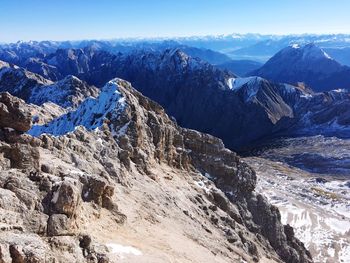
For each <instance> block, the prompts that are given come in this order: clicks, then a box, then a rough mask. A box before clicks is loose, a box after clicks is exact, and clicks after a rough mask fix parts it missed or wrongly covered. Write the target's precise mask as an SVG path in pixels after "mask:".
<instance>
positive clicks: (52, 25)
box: [0, 0, 350, 42]
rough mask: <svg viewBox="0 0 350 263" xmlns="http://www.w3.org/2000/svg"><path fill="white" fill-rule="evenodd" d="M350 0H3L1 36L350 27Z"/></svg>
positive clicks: (285, 31) (116, 35) (10, 39)
mask: <svg viewBox="0 0 350 263" xmlns="http://www.w3.org/2000/svg"><path fill="white" fill-rule="evenodd" d="M349 10H350V0H0V42H15V41H18V40H24V41H28V40H82V39H113V38H128V37H131V38H134V37H146V38H147V37H173V36H174V37H175V36H193V35H219V34H230V33H261V34H300V33H317V34H322V33H350V15H349Z"/></svg>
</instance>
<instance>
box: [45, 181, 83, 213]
mask: <svg viewBox="0 0 350 263" xmlns="http://www.w3.org/2000/svg"><path fill="white" fill-rule="evenodd" d="M80 196H81V184H80V183H79V182H78V181H75V180H72V179H70V180H65V181H63V182H60V183H58V184H57V185H55V186H53V192H52V198H51V212H52V213H53V214H65V215H66V216H68V217H74V216H75V215H76V212H77V210H78V207H79V205H80V202H81V197H80Z"/></svg>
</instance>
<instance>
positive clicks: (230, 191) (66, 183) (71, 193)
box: [0, 79, 312, 262]
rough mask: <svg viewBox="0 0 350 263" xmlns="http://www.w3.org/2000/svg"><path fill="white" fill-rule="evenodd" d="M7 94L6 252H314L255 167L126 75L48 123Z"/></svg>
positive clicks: (300, 256) (191, 258)
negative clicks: (180, 120)
mask: <svg viewBox="0 0 350 263" xmlns="http://www.w3.org/2000/svg"><path fill="white" fill-rule="evenodd" d="M0 103H1V104H0V106H1V107H0V116H1V117H2V116H6V117H4V118H3V117H2V118H1V122H0V129H1V134H0V135H1V136H0V139H1V142H0V153H1V154H0V157H1V158H0V165H1V172H0V173H1V176H0V195H1V196H2V198H1V199H0V200H1V201H0V210H1V213H0V215H1V217H0V223H1V229H2V232H1V233H0V241H1V242H0V244H1V245H0V262H118V261H120V260H121V259H124V260H126V261H127V262H169V261H172V260H178V261H180V262H214V261H215V262H239V261H241V260H245V261H247V262H257V261H261V262H312V259H311V257H310V255H309V253H308V252H307V251H306V249H305V248H304V246H303V244H302V243H300V242H299V241H298V240H297V239H296V238H295V237H294V234H293V229H292V228H291V227H289V226H283V225H282V224H281V221H280V214H279V211H278V210H277V209H276V208H275V207H273V206H271V205H270V204H269V203H268V202H267V201H266V200H265V198H263V197H262V196H261V195H259V194H257V193H256V192H255V190H254V189H255V185H256V175H255V172H254V170H253V169H252V168H250V167H249V166H248V165H247V164H245V163H244V162H242V161H241V160H240V158H239V157H238V156H237V155H236V154H235V153H233V152H231V151H230V150H228V149H226V148H225V147H224V145H223V143H222V141H221V140H220V139H217V138H215V137H212V136H210V135H207V134H202V133H199V132H196V131H193V130H188V129H183V128H180V127H179V126H177V125H176V124H175V123H174V122H173V121H172V120H171V119H170V118H169V117H168V116H167V115H166V113H165V112H164V110H163V108H162V107H161V106H159V105H158V104H157V103H155V102H153V101H151V100H149V99H147V98H146V97H144V96H142V95H141V94H140V93H139V92H137V91H136V90H134V89H133V88H132V87H131V85H130V84H129V83H128V82H125V81H123V80H120V79H115V80H113V81H110V82H109V83H108V84H107V85H106V86H105V87H104V88H103V89H102V91H101V94H100V95H99V96H98V97H97V98H89V99H87V100H85V101H84V102H82V103H81V104H80V105H79V106H78V107H77V108H76V109H74V110H73V109H72V110H71V111H69V112H68V113H65V114H63V115H61V116H60V117H57V118H54V119H53V120H52V121H51V122H48V123H46V124H45V125H42V126H40V125H35V126H34V127H31V115H30V113H29V111H30V107H29V106H28V105H26V104H25V103H24V102H23V101H21V100H19V99H17V98H15V97H12V96H11V95H9V94H7V93H2V94H1V97H0ZM79 116H85V117H86V118H84V119H81V118H80V117H79ZM61 127H65V128H64V129H62V128H61ZM67 127H68V128H67ZM69 127H73V128H72V129H69ZM28 130H29V132H28V133H29V134H33V135H35V136H36V137H33V136H31V135H29V134H27V133H25V132H26V131H28ZM11 260H12V261H11Z"/></svg>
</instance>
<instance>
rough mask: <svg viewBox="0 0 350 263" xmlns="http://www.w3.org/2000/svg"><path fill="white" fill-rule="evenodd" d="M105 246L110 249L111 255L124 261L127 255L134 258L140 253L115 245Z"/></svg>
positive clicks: (136, 250)
mask: <svg viewBox="0 0 350 263" xmlns="http://www.w3.org/2000/svg"><path fill="white" fill-rule="evenodd" d="M106 246H107V247H108V248H109V249H110V252H111V253H112V254H117V256H119V257H120V259H124V258H125V256H126V255H127V254H129V255H134V256H141V255H142V252H141V251H140V250H138V249H137V248H135V247H132V246H123V245H120V244H117V243H108V244H106Z"/></svg>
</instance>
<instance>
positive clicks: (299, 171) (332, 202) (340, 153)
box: [244, 136, 350, 262]
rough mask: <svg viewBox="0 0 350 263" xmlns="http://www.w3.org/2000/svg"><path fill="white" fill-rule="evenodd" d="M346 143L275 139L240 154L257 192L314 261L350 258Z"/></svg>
mask: <svg viewBox="0 0 350 263" xmlns="http://www.w3.org/2000/svg"><path fill="white" fill-rule="evenodd" d="M349 144H350V140H348V139H339V138H335V137H323V136H312V137H300V138H288V139H279V140H274V141H271V142H269V143H266V144H265V145H264V146H262V147H260V148H259V150H256V151H255V152H254V154H253V155H252V156H249V157H246V158H244V161H246V162H247V163H248V164H249V165H251V166H252V167H253V169H255V171H256V172H257V177H258V182H257V191H258V192H259V193H261V194H263V195H264V196H266V197H267V198H268V199H269V201H270V202H271V203H272V204H274V205H276V206H277V207H278V208H279V210H280V213H281V221H282V223H284V224H289V225H291V226H292V227H293V228H294V232H295V235H296V236H297V237H298V238H299V239H300V240H301V241H302V242H304V244H305V247H306V248H307V249H308V250H309V251H310V252H311V254H312V256H313V259H314V261H315V262H349V261H350V176H349V175H350V166H349V162H350V153H349V150H348V149H349ZM267 145H269V146H267Z"/></svg>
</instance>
